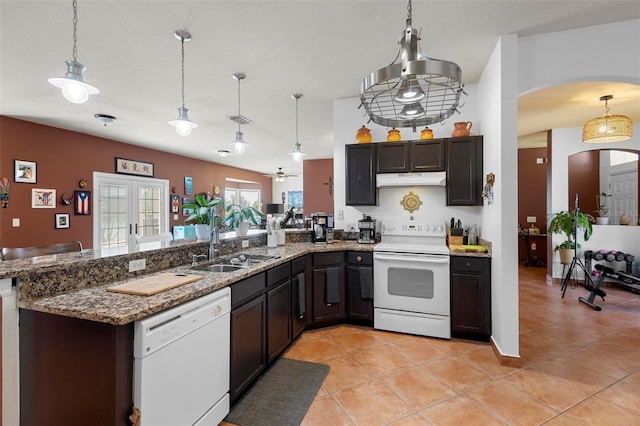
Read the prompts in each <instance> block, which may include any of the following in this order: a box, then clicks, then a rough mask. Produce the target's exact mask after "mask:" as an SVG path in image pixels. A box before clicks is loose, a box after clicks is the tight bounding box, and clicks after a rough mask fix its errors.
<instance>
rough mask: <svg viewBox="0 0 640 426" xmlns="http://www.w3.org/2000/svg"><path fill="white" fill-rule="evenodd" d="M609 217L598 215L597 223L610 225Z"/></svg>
mask: <svg viewBox="0 0 640 426" xmlns="http://www.w3.org/2000/svg"><path fill="white" fill-rule="evenodd" d="M608 224H609V218H608V217H607V216H598V217H596V225H608Z"/></svg>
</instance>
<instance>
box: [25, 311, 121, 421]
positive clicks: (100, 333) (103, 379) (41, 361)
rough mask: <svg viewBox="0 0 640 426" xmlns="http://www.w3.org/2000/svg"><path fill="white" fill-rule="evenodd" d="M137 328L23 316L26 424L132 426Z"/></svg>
mask: <svg viewBox="0 0 640 426" xmlns="http://www.w3.org/2000/svg"><path fill="white" fill-rule="evenodd" d="M132 408H133V323H131V324H127V325H123V326H115V325H110V324H104V323H99V322H95V321H86V320H81V319H76V318H68V317H63V316H59V315H52V314H46V313H42V312H35V311H28V310H20V424H21V425H24V426H30V425H47V426H57V425H65V426H68V425H96V426H101V425H105V426H107V425H108V426H113V425H122V426H128V425H130V424H131V422H130V421H129V415H130V414H131V412H132Z"/></svg>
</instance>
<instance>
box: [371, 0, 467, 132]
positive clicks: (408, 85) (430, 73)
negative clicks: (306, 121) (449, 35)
mask: <svg viewBox="0 0 640 426" xmlns="http://www.w3.org/2000/svg"><path fill="white" fill-rule="evenodd" d="M412 13H413V10H412V4H411V0H409V3H408V6H407V20H406V27H405V30H404V32H403V33H402V37H401V38H400V42H399V44H400V50H399V51H398V55H397V56H396V58H395V59H394V60H393V62H392V63H391V64H390V65H388V66H386V67H384V68H380V69H379V70H377V71H374V72H372V73H371V74H369V75H368V76H367V77H366V78H365V79H364V80H362V83H361V84H360V101H361V105H360V106H364V108H365V110H366V112H367V114H368V115H369V118H370V119H371V121H373V122H374V123H376V124H379V125H381V126H386V127H413V128H414V129H415V128H416V127H417V126H427V125H429V124H433V123H439V122H441V121H444V120H446V119H447V118H449V117H451V115H453V113H454V112H457V111H458V107H459V102H460V96H461V94H463V93H464V94H465V95H466V93H465V92H464V90H463V89H464V85H463V84H462V71H461V69H460V67H459V66H458V65H457V64H455V63H453V62H450V61H444V60H441V59H434V58H431V57H429V56H427V54H425V53H424V52H423V51H422V49H421V48H420V46H419V45H418V42H419V41H420V35H419V33H418V31H417V30H416V29H415V28H413V26H412V22H411V21H412ZM458 112H459V111H458Z"/></svg>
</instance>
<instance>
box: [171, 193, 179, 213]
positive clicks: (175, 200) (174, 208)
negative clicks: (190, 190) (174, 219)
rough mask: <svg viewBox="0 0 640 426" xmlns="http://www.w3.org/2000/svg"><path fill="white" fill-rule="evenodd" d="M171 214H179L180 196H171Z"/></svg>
mask: <svg viewBox="0 0 640 426" xmlns="http://www.w3.org/2000/svg"><path fill="white" fill-rule="evenodd" d="M171 213H180V196H179V195H177V194H171Z"/></svg>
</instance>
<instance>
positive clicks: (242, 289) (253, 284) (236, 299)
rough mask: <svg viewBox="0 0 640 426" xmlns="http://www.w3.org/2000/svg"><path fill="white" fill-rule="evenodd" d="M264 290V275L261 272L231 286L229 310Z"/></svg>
mask: <svg viewBox="0 0 640 426" xmlns="http://www.w3.org/2000/svg"><path fill="white" fill-rule="evenodd" d="M264 289H265V273H264V272H262V273H260V274H258V275H254V276H253V277H249V278H247V279H245V280H242V281H240V282H238V283H235V284H232V285H231V309H234V308H235V307H237V306H240V305H242V304H243V303H244V302H246V301H248V300H251V299H253V298H254V297H256V296H257V295H259V294H260V293H262V292H263V291H264Z"/></svg>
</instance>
